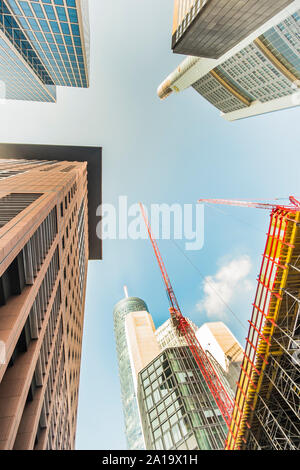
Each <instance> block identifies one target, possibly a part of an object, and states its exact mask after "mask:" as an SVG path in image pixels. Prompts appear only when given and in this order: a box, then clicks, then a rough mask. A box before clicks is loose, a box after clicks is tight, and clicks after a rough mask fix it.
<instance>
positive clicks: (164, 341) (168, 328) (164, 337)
mask: <svg viewBox="0 0 300 470" xmlns="http://www.w3.org/2000/svg"><path fill="white" fill-rule="evenodd" d="M187 321H188V323H189V324H190V326H191V328H192V329H193V330H194V332H196V331H197V329H198V327H197V326H196V325H195V324H194V323H193V322H192V321H191V320H189V319H188V318H187ZM155 336H156V339H157V341H158V343H159V346H160V349H161V350H163V349H165V348H172V347H175V346H188V343H187V340H186V339H185V337H184V336H179V335H178V332H177V329H176V327H175V326H174V324H173V322H172V320H171V319H170V318H169V319H168V320H166V321H165V322H164V323H163V324H162V325H161V326H160V327H158V328H157V330H156V331H155Z"/></svg>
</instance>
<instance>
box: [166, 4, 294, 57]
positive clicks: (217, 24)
mask: <svg viewBox="0 0 300 470" xmlns="http://www.w3.org/2000/svg"><path fill="white" fill-rule="evenodd" d="M292 1H293V0H277V1H276V2H274V1H273V0H248V1H247V2H240V1H239V0H175V5H174V18H173V33H172V49H173V51H174V52H176V53H179V54H188V55H193V56H198V57H209V58H212V59H217V58H218V57H220V56H221V55H223V54H225V52H227V51H229V49H232V48H233V47H234V46H235V45H236V44H238V43H239V42H240V41H241V40H242V39H244V38H245V37H247V36H248V35H249V34H250V33H252V32H253V31H254V30H256V29H257V28H259V27H260V26H262V25H263V24H264V23H266V21H268V20H270V19H271V18H272V17H273V16H274V15H275V14H277V13H279V12H280V11H281V10H282V9H283V8H285V7H286V6H288V5H289V4H290V3H292Z"/></svg>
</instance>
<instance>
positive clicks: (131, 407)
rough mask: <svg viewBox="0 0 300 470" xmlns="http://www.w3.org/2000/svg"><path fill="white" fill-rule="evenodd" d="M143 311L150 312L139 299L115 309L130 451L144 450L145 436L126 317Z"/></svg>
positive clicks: (128, 301)
mask: <svg viewBox="0 0 300 470" xmlns="http://www.w3.org/2000/svg"><path fill="white" fill-rule="evenodd" d="M141 311H147V312H148V308H147V305H146V304H145V302H144V301H143V300H141V299H139V298H137V297H129V298H126V299H123V300H121V301H120V302H118V303H117V304H116V306H115V308H114V331H115V339H116V348H117V358H118V366H119V376H120V385H121V395H122V404H123V413H124V421H125V434H126V440H127V447H128V449H143V448H144V441H143V434H142V428H141V424H140V417H139V410H138V404H137V398H136V392H135V387H134V382H133V375H132V368H131V364H130V357H129V350H128V345H127V339H126V332H125V317H126V315H128V314H129V313H131V312H141Z"/></svg>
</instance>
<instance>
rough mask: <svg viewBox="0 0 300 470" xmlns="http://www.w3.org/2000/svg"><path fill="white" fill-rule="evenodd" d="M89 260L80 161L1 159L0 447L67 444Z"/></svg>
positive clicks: (70, 439)
mask: <svg viewBox="0 0 300 470" xmlns="http://www.w3.org/2000/svg"><path fill="white" fill-rule="evenodd" d="M18 158H19V157H18ZM88 258H89V233H88V199H87V163H86V162H74V161H72V162H70V161H63V160H62V161H58V160H57V161H55V160H53V161H47V160H27V159H23V160H22V159H21V160H20V159H16V160H14V159H7V160H5V159H2V160H0V348H1V351H0V353H1V354H0V449H73V448H74V443H75V431H76V420H77V404H78V387H79V374H80V360H81V343H82V332H83V317H84V303H85V287H86V277H87V264H88Z"/></svg>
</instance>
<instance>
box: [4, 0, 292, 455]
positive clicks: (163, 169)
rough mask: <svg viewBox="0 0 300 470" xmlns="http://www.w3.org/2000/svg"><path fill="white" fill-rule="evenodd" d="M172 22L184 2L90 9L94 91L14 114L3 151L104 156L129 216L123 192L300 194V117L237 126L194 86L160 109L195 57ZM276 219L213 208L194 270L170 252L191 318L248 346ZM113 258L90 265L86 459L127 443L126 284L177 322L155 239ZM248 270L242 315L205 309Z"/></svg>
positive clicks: (114, 244) (161, 316)
mask: <svg viewBox="0 0 300 470" xmlns="http://www.w3.org/2000/svg"><path fill="white" fill-rule="evenodd" d="M172 12H173V0H164V2H162V1H161V0H151V2H146V1H145V0H127V1H126V2H124V0H115V1H114V2H111V1H109V0H101V1H99V0H90V14H91V46H92V47H91V86H90V88H89V89H88V90H80V89H76V90H75V89H63V88H59V90H58V103H57V104H56V105H54V104H39V103H18V102H14V103H13V102H10V103H5V104H1V106H2V112H1V116H0V122H1V125H0V139H1V142H16V143H34V144H69V145H100V146H102V147H103V200H104V202H108V203H112V204H116V205H117V202H118V197H119V195H127V196H128V202H129V204H130V203H135V202H138V201H140V200H142V201H143V202H144V203H145V204H146V205H149V204H150V203H162V202H165V203H175V202H177V203H180V204H183V203H195V202H196V201H197V199H199V198H200V197H207V198H208V197H222V198H231V199H234V198H237V199H250V200H256V199H273V198H274V197H286V196H288V195H290V194H294V195H295V196H296V197H297V196H299V169H300V164H299V154H298V153H299V152H298V140H299V137H298V136H299V108H297V109H293V110H288V111H282V112H278V113H273V114H269V115H264V116H259V117H255V118H250V119H247V120H243V121H239V122H235V123H228V122H226V121H224V120H223V119H222V118H221V117H220V116H219V112H218V110H216V109H215V108H213V107H212V106H211V105H210V104H209V103H207V102H206V101H205V100H204V99H202V98H201V97H200V95H198V94H197V93H196V92H194V90H193V89H188V90H186V91H185V92H183V93H181V94H178V95H176V96H170V97H169V98H168V99H167V100H165V101H163V102H161V101H160V100H159V99H158V98H157V96H156V88H157V86H158V85H159V83H160V82H161V81H162V80H163V79H164V78H165V77H166V76H167V75H168V74H169V73H170V72H171V71H172V70H173V69H174V68H175V67H176V66H177V65H178V63H179V62H180V61H181V60H182V58H183V57H182V56H178V55H173V53H172V52H171V49H170V42H171V26H172ZM268 222H269V216H268V213H267V212H266V211H260V210H256V209H244V208H237V207H233V208H232V207H227V206H215V207H214V206H212V207H206V208H205V243H204V247H203V249H202V250H200V251H198V252H188V253H187V256H188V257H189V258H190V260H191V262H192V263H193V265H192V264H190V263H189V262H188V261H187V260H186V258H185V257H184V255H183V254H182V252H181V251H180V250H182V249H184V245H183V243H182V242H177V244H178V246H179V248H180V249H178V247H177V246H176V245H175V244H174V243H173V242H172V241H161V242H159V246H160V249H161V252H162V255H163V257H164V260H165V263H166V266H167V269H168V272H169V276H170V278H171V280H172V283H173V287H174V290H175V292H176V295H177V298H178V300H179V303H180V305H181V307H182V311H183V313H184V314H185V315H186V316H188V317H189V318H191V319H193V320H194V321H195V322H196V323H197V324H199V325H201V324H202V323H203V322H204V321H207V320H218V319H219V318H220V316H222V319H223V320H224V321H225V322H226V324H227V325H228V326H229V327H230V328H231V329H232V331H233V332H234V333H235V334H236V336H237V338H238V339H239V340H240V342H241V343H242V344H243V345H244V338H245V336H246V334H247V319H248V318H250V314H251V303H252V301H253V296H254V287H255V280H256V277H257V275H258V271H259V266H260V262H261V254H262V253H263V250H264V244H265V238H266V236H265V234H266V231H267V226H268ZM103 255H104V256H103V261H93V262H90V263H89V272H88V285H87V298H86V312H85V324H84V340H83V353H82V370H81V381H80V394H79V414H78V429H77V443H76V446H77V448H78V449H111V450H112V449H124V448H125V445H126V444H125V438H124V434H123V417H122V409H121V400H120V390H119V381H118V380H119V379H118V372H117V363H116V354H115V344H114V337H113V322H112V310H113V306H114V304H115V303H116V302H117V301H118V300H120V298H122V297H123V285H124V284H126V285H127V286H128V289H129V294H130V295H133V296H138V297H141V298H142V299H144V300H145V301H146V303H147V305H148V307H149V310H150V313H151V314H152V316H153V319H154V322H155V324H156V326H159V325H160V324H161V323H162V322H163V321H165V320H166V319H167V318H168V303H167V298H166V295H165V292H164V288H163V284H162V281H161V278H160V272H159V270H158V267H157V265H156V262H155V258H154V255H153V252H152V249H151V245H150V243H149V241H148V240H138V241H133V240H121V241H114V240H111V241H104V244H103ZM241 259H242V260H245V259H247V263H248V264H247V266H246V267H247V269H246V270H245V272H246V275H245V276H244V277H242V278H241V279H240V282H237V283H236V285H234V286H232V287H233V288H232V292H231V294H232V296H231V297H230V301H229V302H228V304H229V306H230V309H231V310H232V312H233V313H232V312H231V311H230V310H229V309H227V308H225V307H224V306H223V307H224V308H222V309H221V310H222V312H219V313H216V314H215V316H209V317H208V315H207V312H205V311H204V310H203V309H202V310H201V311H199V309H198V308H197V304H199V302H201V301H203V300H205V294H204V292H203V287H204V286H203V277H201V276H204V277H206V276H212V278H211V282H212V281H214V280H218V277H217V278H214V276H216V274H217V273H218V272H219V271H220V269H222V267H223V268H224V267H228V266H231V267H232V262H233V261H234V260H241ZM194 266H195V267H196V268H195V267H194ZM235 266H236V265H235ZM222 272H224V271H222ZM226 287H227V288H228V285H227V286H225V288H226ZM225 291H226V289H225ZM224 315H225V316H224Z"/></svg>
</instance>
